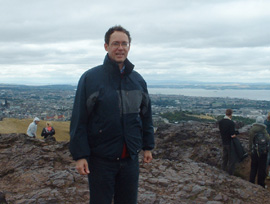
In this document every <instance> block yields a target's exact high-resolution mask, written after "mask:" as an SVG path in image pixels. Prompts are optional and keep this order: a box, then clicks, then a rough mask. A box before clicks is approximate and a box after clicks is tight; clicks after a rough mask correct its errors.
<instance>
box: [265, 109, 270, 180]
mask: <svg viewBox="0 0 270 204" xmlns="http://www.w3.org/2000/svg"><path fill="white" fill-rule="evenodd" d="M264 124H265V125H266V131H267V133H268V135H269V136H270V112H269V113H268V115H267V118H266V120H265V121H264ZM269 146H270V142H269ZM266 168H268V171H267V172H268V176H267V177H266V178H267V179H270V151H268V155H267V163H266Z"/></svg>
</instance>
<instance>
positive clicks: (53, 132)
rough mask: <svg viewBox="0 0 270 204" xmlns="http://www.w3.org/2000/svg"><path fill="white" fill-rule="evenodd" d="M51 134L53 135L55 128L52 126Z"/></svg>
mask: <svg viewBox="0 0 270 204" xmlns="http://www.w3.org/2000/svg"><path fill="white" fill-rule="evenodd" d="M51 135H55V129H54V128H53V127H52V131H51Z"/></svg>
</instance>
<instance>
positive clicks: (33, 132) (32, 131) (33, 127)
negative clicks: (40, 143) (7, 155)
mask: <svg viewBox="0 0 270 204" xmlns="http://www.w3.org/2000/svg"><path fill="white" fill-rule="evenodd" d="M39 121H40V120H39V118H37V117H35V118H34V120H33V122H32V123H30V125H29V126H28V128H27V135H28V136H29V137H33V138H36V136H37V125H38V123H39Z"/></svg>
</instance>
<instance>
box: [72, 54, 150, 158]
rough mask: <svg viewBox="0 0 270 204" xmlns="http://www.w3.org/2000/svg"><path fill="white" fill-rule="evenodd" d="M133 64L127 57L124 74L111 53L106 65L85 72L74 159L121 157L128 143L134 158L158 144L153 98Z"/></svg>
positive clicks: (78, 105) (75, 108) (79, 94)
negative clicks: (152, 107)
mask: <svg viewBox="0 0 270 204" xmlns="http://www.w3.org/2000/svg"><path fill="white" fill-rule="evenodd" d="M133 68H134V65H133V64H131V63H130V62H129V61H128V59H126V61H125V72H124V75H123V76H121V74H120V71H119V67H118V64H116V63H114V62H113V61H111V60H110V59H109V57H108V55H107V56H106V57H105V60H104V63H103V65H100V66H97V67H94V68H92V69H89V70H88V71H86V72H85V73H84V74H83V75H82V77H81V79H80V81H79V84H78V87H77V92H76V96H75V102H74V106H73V112H72V118H71V125H70V137H71V138H70V152H71V154H72V156H73V159H75V160H78V159H80V158H87V157H89V156H90V155H94V156H98V157H102V158H107V159H117V158H119V157H120V156H121V153H122V150H123V145H124V143H126V145H127V149H128V153H129V155H130V156H131V157H132V158H134V156H136V155H137V154H138V153H139V152H140V150H141V149H143V150H152V149H153V148H154V135H153V125H152V112H151V102H150V98H149V95H148V91H147V87H146V83H145V81H144V79H143V78H142V77H141V76H140V75H139V74H138V73H137V72H136V71H134V70H133Z"/></svg>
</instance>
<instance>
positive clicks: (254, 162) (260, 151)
mask: <svg viewBox="0 0 270 204" xmlns="http://www.w3.org/2000/svg"><path fill="white" fill-rule="evenodd" d="M269 140H270V138H269V134H268V133H267V131H266V126H265V125H264V120H263V117H261V116H258V117H257V118H256V123H254V124H253V125H252V127H251V129H250V131H249V151H250V153H251V168H250V176H249V181H250V182H251V183H255V178H256V176H257V183H258V185H260V186H262V187H263V188H265V177H266V163H267V154H268V149H269V146H268V143H269Z"/></svg>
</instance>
